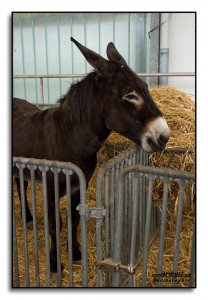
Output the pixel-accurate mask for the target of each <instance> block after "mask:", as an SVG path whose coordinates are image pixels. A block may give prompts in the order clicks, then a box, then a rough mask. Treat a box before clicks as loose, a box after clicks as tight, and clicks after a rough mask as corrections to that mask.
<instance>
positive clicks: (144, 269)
mask: <svg viewBox="0 0 208 300" xmlns="http://www.w3.org/2000/svg"><path fill="white" fill-rule="evenodd" d="M148 178H149V184H148V194H147V210H146V223H145V236H144V256H143V266H142V286H143V287H145V286H146V279H147V264H148V248H149V234H150V222H151V208H152V187H153V180H154V179H153V175H149V176H148Z"/></svg>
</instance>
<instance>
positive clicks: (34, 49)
mask: <svg viewBox="0 0 208 300" xmlns="http://www.w3.org/2000/svg"><path fill="white" fill-rule="evenodd" d="M31 21H32V37H33V58H34V70H35V75H36V74H37V61H36V43H35V26H34V16H33V13H32V17H31ZM35 95H36V102H38V85H37V78H35Z"/></svg>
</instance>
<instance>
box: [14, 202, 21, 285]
mask: <svg viewBox="0 0 208 300" xmlns="http://www.w3.org/2000/svg"><path fill="white" fill-rule="evenodd" d="M12 210H13V219H12V225H13V226H12V228H13V232H12V238H13V243H12V248H13V267H14V272H15V285H16V287H19V265H18V250H17V233H16V216H15V205H14V198H13V201H12Z"/></svg>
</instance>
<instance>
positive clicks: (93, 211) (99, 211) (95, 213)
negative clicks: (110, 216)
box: [77, 204, 106, 219]
mask: <svg viewBox="0 0 208 300" xmlns="http://www.w3.org/2000/svg"><path fill="white" fill-rule="evenodd" d="M77 210H78V211H79V214H80V215H81V216H86V217H87V219H89V218H95V219H102V218H103V217H104V216H105V215H106V209H104V208H97V207H88V206H87V205H83V204H79V205H78V206H77Z"/></svg>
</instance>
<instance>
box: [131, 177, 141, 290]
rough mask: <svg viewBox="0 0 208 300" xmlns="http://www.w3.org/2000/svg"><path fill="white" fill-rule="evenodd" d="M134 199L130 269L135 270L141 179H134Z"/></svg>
mask: <svg viewBox="0 0 208 300" xmlns="http://www.w3.org/2000/svg"><path fill="white" fill-rule="evenodd" d="M132 181H133V187H134V191H133V198H132V224H131V248H130V261H129V267H130V269H133V267H134V265H135V261H136V242H137V238H136V237H137V231H138V226H137V225H138V213H139V211H138V209H139V201H138V195H139V178H136V177H133V180H132ZM132 285H133V273H130V274H129V286H132Z"/></svg>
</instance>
